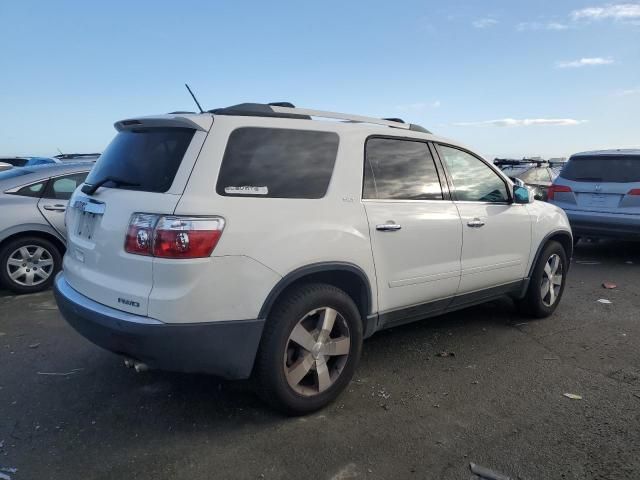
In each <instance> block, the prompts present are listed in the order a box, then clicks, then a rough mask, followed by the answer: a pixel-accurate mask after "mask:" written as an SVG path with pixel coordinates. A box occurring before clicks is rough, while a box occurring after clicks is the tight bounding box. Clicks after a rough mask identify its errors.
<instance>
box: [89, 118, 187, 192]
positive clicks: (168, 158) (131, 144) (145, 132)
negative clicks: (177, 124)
mask: <svg viewBox="0 0 640 480" xmlns="http://www.w3.org/2000/svg"><path fill="white" fill-rule="evenodd" d="M194 133H195V130H193V129H191V128H137V129H132V130H124V131H122V132H119V133H118V134H117V135H116V136H115V138H114V139H113V140H112V142H111V143H110V144H109V146H108V147H107V149H106V150H105V151H104V153H103V154H102V155H101V156H100V158H99V159H98V161H97V162H96V164H95V166H94V167H93V170H91V173H90V174H89V176H88V177H87V183H88V184H91V185H93V184H95V183H98V182H101V181H102V180H104V179H105V178H107V177H112V178H114V179H117V180H118V182H116V181H113V182H107V183H105V184H104V186H105V187H111V188H123V189H127V190H141V191H145V192H166V191H167V190H169V188H170V187H171V184H172V183H173V179H174V178H175V176H176V173H177V172H178V168H179V167H180V163H181V162H182V157H184V154H185V152H186V151H187V148H188V147H189V144H190V143H191V139H192V138H193V134H194Z"/></svg>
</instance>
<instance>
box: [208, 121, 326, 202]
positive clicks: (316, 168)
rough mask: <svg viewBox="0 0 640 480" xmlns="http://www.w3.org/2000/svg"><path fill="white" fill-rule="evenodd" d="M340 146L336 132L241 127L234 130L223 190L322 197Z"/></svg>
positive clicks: (220, 184) (220, 183) (223, 172)
mask: <svg viewBox="0 0 640 480" xmlns="http://www.w3.org/2000/svg"><path fill="white" fill-rule="evenodd" d="M337 152H338V135H337V134H336V133H333V132H316V131H310V130H289V129H279V128H254V127H247V128H239V129H237V130H234V131H233V132H232V133H231V135H230V136H229V142H228V143H227V149H226V151H225V153H224V157H223V159H222V166H221V167H220V176H219V177H218V184H217V186H216V191H217V192H218V194H219V195H228V196H251V197H273V198H322V197H323V196H324V195H325V193H326V192H327V188H328V186H329V181H330V180H331V174H332V172H333V165H334V163H335V161H336V154H337Z"/></svg>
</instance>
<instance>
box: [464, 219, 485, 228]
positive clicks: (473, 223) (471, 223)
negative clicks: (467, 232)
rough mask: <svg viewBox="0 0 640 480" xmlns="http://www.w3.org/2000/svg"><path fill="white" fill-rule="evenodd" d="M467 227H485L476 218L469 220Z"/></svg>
mask: <svg viewBox="0 0 640 480" xmlns="http://www.w3.org/2000/svg"><path fill="white" fill-rule="evenodd" d="M467 226H469V227H471V228H480V227H484V222H483V221H482V220H480V219H479V218H474V219H473V220H469V221H468V222H467Z"/></svg>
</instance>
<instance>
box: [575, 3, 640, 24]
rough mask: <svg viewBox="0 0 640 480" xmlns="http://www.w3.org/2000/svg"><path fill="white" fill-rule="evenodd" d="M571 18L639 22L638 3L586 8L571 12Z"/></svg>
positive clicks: (639, 8) (639, 11) (639, 9)
mask: <svg viewBox="0 0 640 480" xmlns="http://www.w3.org/2000/svg"><path fill="white" fill-rule="evenodd" d="M571 18H572V19H573V20H576V21H580V20H587V21H592V20H605V19H612V20H622V21H633V20H640V3H618V4H608V5H604V6H602V7H587V8H582V9H580V10H574V11H573V12H571Z"/></svg>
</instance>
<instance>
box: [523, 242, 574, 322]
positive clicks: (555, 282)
mask: <svg viewBox="0 0 640 480" xmlns="http://www.w3.org/2000/svg"><path fill="white" fill-rule="evenodd" d="M567 267H568V260H567V253H566V252H565V250H564V248H563V247H562V245H561V244H560V243H558V242H555V241H552V242H549V243H548V244H547V246H546V247H545V248H544V250H543V251H542V254H541V255H540V257H539V258H538V260H537V263H536V265H535V267H534V269H533V274H532V275H531V279H530V280H529V287H528V288H527V293H526V294H525V296H524V298H523V299H522V300H520V301H519V307H520V310H521V311H522V312H523V313H524V314H526V315H529V316H532V317H536V318H544V317H548V316H549V315H551V314H552V313H553V312H554V310H555V309H556V307H557V306H558V304H559V303H560V299H561V298H562V293H563V292H564V286H565V282H566V273H567Z"/></svg>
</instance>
